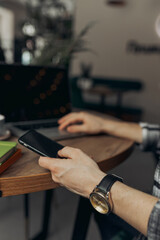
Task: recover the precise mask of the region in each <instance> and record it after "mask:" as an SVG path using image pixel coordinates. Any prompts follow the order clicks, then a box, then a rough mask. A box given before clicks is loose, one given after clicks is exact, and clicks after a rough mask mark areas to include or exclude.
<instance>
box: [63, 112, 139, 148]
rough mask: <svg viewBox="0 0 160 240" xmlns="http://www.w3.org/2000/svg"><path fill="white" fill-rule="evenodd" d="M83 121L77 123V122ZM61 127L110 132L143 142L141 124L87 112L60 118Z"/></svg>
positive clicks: (78, 130) (75, 130) (77, 130)
mask: <svg viewBox="0 0 160 240" xmlns="http://www.w3.org/2000/svg"><path fill="white" fill-rule="evenodd" d="M79 122H80V123H81V124H80V125H77V123H79ZM59 124H60V126H59V129H60V130H62V129H64V128H66V129H67V131H69V132H86V133H88V134H97V133H108V134H110V135H113V136H117V137H122V138H128V139H130V140H133V141H135V142H137V143H141V142H142V129H141V127H140V126H139V124H136V123H128V122H122V121H115V120H111V119H106V118H101V117H98V116H95V115H92V114H88V113H85V112H79V113H70V114H68V115H66V116H64V117H63V118H61V119H60V120H59Z"/></svg>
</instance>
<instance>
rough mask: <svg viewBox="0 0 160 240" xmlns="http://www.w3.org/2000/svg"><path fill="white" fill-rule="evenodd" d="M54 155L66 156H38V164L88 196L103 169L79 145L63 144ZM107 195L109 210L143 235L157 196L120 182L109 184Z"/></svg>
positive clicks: (61, 181) (54, 177) (72, 189)
mask: <svg viewBox="0 0 160 240" xmlns="http://www.w3.org/2000/svg"><path fill="white" fill-rule="evenodd" d="M58 155H59V156H60V157H61V158H63V157H65V158H66V159H49V158H44V157H40V159H39V164H40V165H41V166H42V167H44V168H47V169H49V170H50V171H51V174H52V178H53V180H54V181H55V182H58V183H59V184H60V185H62V186H65V187H66V188H68V189H69V190H71V191H73V192H75V193H77V194H80V195H82V196H84V197H87V198H88V197H89V195H90V193H91V192H92V190H93V189H94V187H95V186H96V185H97V184H98V183H99V182H100V181H101V179H102V178H103V177H104V176H105V173H103V172H102V171H101V170H100V169H99V167H98V165H97V164H96V163H95V162H94V161H93V160H92V159H91V158H89V157H88V156H87V155H86V154H84V153H83V152H82V151H81V150H79V149H74V148H70V147H65V148H63V149H62V150H60V151H59V152H58ZM111 196H112V201H113V212H114V213H115V214H117V215H118V216H119V217H121V218H123V219H124V220H125V221H127V222H128V223H129V224H131V225H132V226H133V227H135V228H136V229H137V230H139V231H141V232H142V233H143V234H145V235H146V234H147V226H148V221H149V218H150V215H151V211H152V209H153V207H154V205H155V204H156V202H157V201H158V198H156V197H153V196H150V195H147V194H145V193H142V192H140V191H137V190H135V189H133V188H130V187H128V186H126V185H125V184H123V183H120V182H116V183H114V185H113V186H112V188H111Z"/></svg>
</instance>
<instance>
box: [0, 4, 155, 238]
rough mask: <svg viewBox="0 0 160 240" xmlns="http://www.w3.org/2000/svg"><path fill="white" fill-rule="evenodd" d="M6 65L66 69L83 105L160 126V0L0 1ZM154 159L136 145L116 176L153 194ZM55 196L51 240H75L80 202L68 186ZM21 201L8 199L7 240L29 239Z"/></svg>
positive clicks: (1, 56)
mask: <svg viewBox="0 0 160 240" xmlns="http://www.w3.org/2000/svg"><path fill="white" fill-rule="evenodd" d="M0 62H3V63H4V62H5V63H6V64H12V63H14V64H23V65H51V66H63V67H65V68H67V69H68V73H69V77H70V87H71V93H72V104H73V106H74V107H75V108H82V109H86V110H87V109H89V110H96V111H99V112H103V113H107V114H111V115H113V116H116V117H118V118H120V119H123V120H126V121H136V122H139V121H147V122H151V123H160V111H159V96H160V1H159V0H154V1H152V0H141V1H139V0H134V1H132V0H103V1H96V0H92V1H91V0H85V1H80V0H4V1H3V0H0ZM151 159H152V160H153V156H152V154H149V155H148V154H146V153H141V152H140V150H139V149H138V148H136V149H135V151H134V153H133V154H132V156H131V157H129V159H128V161H126V162H124V163H123V164H121V165H120V166H119V167H117V168H116V169H114V170H113V172H114V173H117V174H119V175H121V176H123V177H124V178H125V182H126V183H128V184H129V185H131V186H133V187H136V188H138V189H140V190H143V191H146V192H150V191H151V187H152V182H153V180H152V179H153V173H154V169H155V164H156V162H155V161H154V160H153V161H151ZM135 175H136V179H135ZM142 176H143V177H142ZM142 178H143V181H142ZM41 195H42V193H34V194H31V197H32V198H31V199H32V204H33V205H32V206H31V208H32V215H33V216H32V219H31V234H35V231H36V230H37V231H38V227H39V226H38V225H39V222H40V220H38V222H37V220H36V219H37V212H38V211H39V208H40V206H39V205H37V202H39V199H41V200H42V196H41ZM55 196H56V197H55V199H56V200H55V199H54V204H53V218H52V220H51V222H52V224H53V225H52V226H50V236H49V237H50V238H49V239H53V238H52V235H54V234H55V235H54V237H55V238H54V239H60V240H61V239H71V233H72V230H73V223H74V217H75V214H76V206H77V205H76V204H77V201H78V197H77V196H75V195H74V194H72V193H70V192H68V191H66V190H64V189H56V190H55ZM64 196H66V197H64ZM21 197H22V196H18V197H16V198H15V197H9V198H7V199H2V201H1V208H0V211H1V213H3V209H4V210H5V218H3V221H2V222H1V228H0V230H1V236H3V237H2V238H1V239H3V240H4V239H10V238H11V237H13V235H16V234H17V235H18V234H20V235H19V239H23V236H24V232H23V222H22V221H20V222H19V226H21V225H22V226H21V227H22V228H21V232H19V228H18V226H15V223H14V224H13V222H14V219H15V218H17V219H18V218H19V219H20V215H21V216H22V214H21V211H22V208H21V204H20V202H21ZM66 199H67V201H66ZM41 200H40V201H41ZM72 203H73V204H72ZM62 205H63V208H62ZM9 206H12V207H10V208H9ZM37 208H38V209H37ZM7 209H8V210H7ZM62 210H63V211H62ZM64 212H65V218H64V217H63V220H64V222H63V221H62V215H63V214H64ZM71 213H72V214H71ZM17 214H20V215H17ZM54 214H55V215H56V217H55V215H54ZM11 216H12V217H11ZM55 218H56V221H55ZM69 218H70V220H69ZM9 219H10V221H11V224H10V225H11V226H12V228H11V231H10V233H9V232H8V231H7V228H8V220H9ZM65 219H66V220H65ZM37 224H38V225H37ZM61 224H62V225H63V226H65V227H64V228H63V230H64V231H62V228H61V227H60V225H61ZM5 226H7V228H6V227H5ZM53 226H54V227H53ZM91 226H92V229H90V232H89V235H88V239H92V240H93V239H100V236H99V233H98V230H97V228H96V227H95V224H94V222H93V221H92V222H91ZM16 239H18V238H16Z"/></svg>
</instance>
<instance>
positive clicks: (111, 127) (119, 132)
mask: <svg viewBox="0 0 160 240" xmlns="http://www.w3.org/2000/svg"><path fill="white" fill-rule="evenodd" d="M103 132H105V133H109V134H110V135H113V136H116V137H122V138H128V139H130V140H133V141H135V142H137V143H141V142H142V129H141V127H140V126H139V124H137V123H128V122H121V121H112V120H104V122H103Z"/></svg>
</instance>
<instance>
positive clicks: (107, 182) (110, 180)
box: [97, 174, 123, 193]
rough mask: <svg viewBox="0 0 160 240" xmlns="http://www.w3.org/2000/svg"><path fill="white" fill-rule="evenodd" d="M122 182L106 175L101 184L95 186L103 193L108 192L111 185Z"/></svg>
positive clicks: (115, 176)
mask: <svg viewBox="0 0 160 240" xmlns="http://www.w3.org/2000/svg"><path fill="white" fill-rule="evenodd" d="M116 181H120V182H123V179H122V178H121V177H119V176H117V175H115V174H107V175H106V176H105V177H104V178H103V179H102V180H101V182H100V183H99V184H98V185H97V187H98V188H99V189H100V190H102V191H103V192H104V193H107V192H109V191H110V189H111V187H112V185H113V184H114V183H115V182H116Z"/></svg>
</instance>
